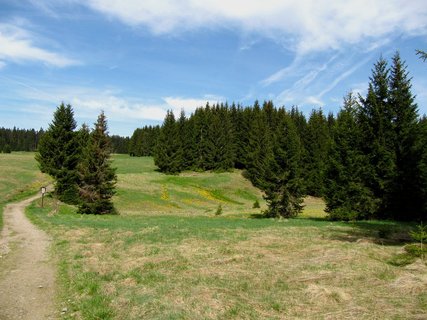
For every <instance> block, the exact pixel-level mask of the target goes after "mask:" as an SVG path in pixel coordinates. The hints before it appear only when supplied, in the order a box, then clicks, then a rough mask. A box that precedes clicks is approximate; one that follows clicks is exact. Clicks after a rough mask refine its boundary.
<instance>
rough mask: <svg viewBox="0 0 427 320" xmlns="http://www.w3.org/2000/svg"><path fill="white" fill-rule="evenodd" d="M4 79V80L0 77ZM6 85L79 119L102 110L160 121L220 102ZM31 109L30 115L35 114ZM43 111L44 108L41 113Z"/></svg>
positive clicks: (118, 116) (117, 115)
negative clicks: (61, 106)
mask: <svg viewBox="0 0 427 320" xmlns="http://www.w3.org/2000/svg"><path fill="white" fill-rule="evenodd" d="M1 78H5V77H0V79H1ZM5 80H7V81H8V82H9V83H14V84H15V92H16V94H17V95H18V96H20V97H23V98H25V99H27V100H28V101H31V104H32V105H36V106H42V105H43V106H46V105H47V104H48V105H50V106H51V109H53V108H54V107H55V106H56V105H58V104H59V103H61V101H63V102H64V103H70V104H71V105H72V106H73V108H74V110H75V112H76V116H78V117H80V118H81V119H83V120H85V119H87V120H90V119H95V118H96V116H97V114H98V113H99V112H100V111H101V110H104V111H105V113H106V115H107V116H109V117H111V118H114V119H115V120H117V121H128V120H129V119H132V120H141V121H144V120H151V121H163V119H164V117H165V115H166V111H167V110H172V111H173V112H174V113H175V115H176V116H178V115H179V113H180V112H181V110H184V111H185V112H186V114H187V115H189V114H190V113H192V112H194V111H195V110H196V108H198V107H200V106H204V105H206V103H207V102H209V103H210V104H214V103H217V102H222V101H224V98H222V97H220V96H216V95H209V94H207V95H204V96H202V97H197V98H192V97H173V96H168V97H163V98H160V99H158V100H156V101H154V102H153V101H151V102H150V101H144V100H142V99H138V98H133V97H130V96H129V95H125V94H123V93H122V92H121V91H120V90H116V89H104V90H103V89H98V88H90V87H78V86H59V85H58V86H56V85H49V84H46V85H43V84H37V85H30V84H27V83H26V82H25V81H23V80H21V79H19V80H18V79H11V78H5ZM38 109H39V107H37V108H35V109H34V108H33V110H32V112H37V110H38ZM41 112H45V109H44V108H43V110H41Z"/></svg>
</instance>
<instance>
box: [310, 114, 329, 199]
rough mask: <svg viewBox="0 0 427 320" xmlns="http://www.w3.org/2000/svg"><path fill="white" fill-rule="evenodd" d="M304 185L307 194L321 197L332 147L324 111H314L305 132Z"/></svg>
mask: <svg viewBox="0 0 427 320" xmlns="http://www.w3.org/2000/svg"><path fill="white" fill-rule="evenodd" d="M304 147H305V154H304V183H305V187H306V192H307V194H309V195H312V196H321V195H322V194H323V189H324V175H325V170H326V162H327V156H328V151H329V147H330V134H329V126H328V121H327V119H326V117H325V116H324V114H323V112H322V110H313V111H312V112H311V114H310V118H309V120H308V123H307V126H306V129H305V132H304Z"/></svg>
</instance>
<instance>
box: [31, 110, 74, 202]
mask: <svg viewBox="0 0 427 320" xmlns="http://www.w3.org/2000/svg"><path fill="white" fill-rule="evenodd" d="M75 129H76V122H75V120H74V112H73V109H72V107H71V105H67V106H65V105H64V104H63V103H62V104H61V105H60V106H59V107H58V108H57V110H56V111H55V113H54V115H53V121H52V123H51V124H50V125H49V129H48V130H47V131H46V133H45V134H44V135H43V137H42V138H41V139H40V143H39V146H38V153H37V154H36V160H37V161H38V163H39V166H40V170H41V171H42V172H44V173H47V174H48V175H50V176H51V177H52V178H54V180H55V193H56V194H57V195H58V197H59V199H60V200H62V201H64V202H66V203H71V204H75V203H77V201H78V190H77V182H78V177H77V170H76V168H77V165H78V163H79V160H80V157H81V148H80V145H79V142H78V139H77V135H76V132H75V131H74V130H75Z"/></svg>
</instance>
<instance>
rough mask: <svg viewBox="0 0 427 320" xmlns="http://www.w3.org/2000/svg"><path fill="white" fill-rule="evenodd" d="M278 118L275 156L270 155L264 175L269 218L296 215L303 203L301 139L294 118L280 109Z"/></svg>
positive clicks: (274, 148) (276, 119) (276, 122)
mask: <svg viewBox="0 0 427 320" xmlns="http://www.w3.org/2000/svg"><path fill="white" fill-rule="evenodd" d="M274 120H275V132H274V133H273V135H272V139H273V156H272V157H269V158H268V161H267V169H266V177H265V180H266V182H265V186H266V187H265V193H266V196H265V199H266V201H267V204H268V209H267V210H266V211H265V215H266V216H267V217H285V218H290V217H295V216H296V215H298V213H300V212H301V210H302V208H303V206H302V202H303V182H302V179H301V175H300V174H301V165H300V164H301V141H300V138H299V136H298V132H297V129H296V127H295V125H294V123H293V122H292V119H291V117H290V116H289V115H288V114H287V113H286V111H285V110H284V108H281V109H280V110H279V111H278V113H277V115H276V116H275V117H274Z"/></svg>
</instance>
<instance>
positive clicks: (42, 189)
mask: <svg viewBox="0 0 427 320" xmlns="http://www.w3.org/2000/svg"><path fill="white" fill-rule="evenodd" d="M41 192H42V208H43V200H44V194H45V193H46V187H41Z"/></svg>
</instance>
